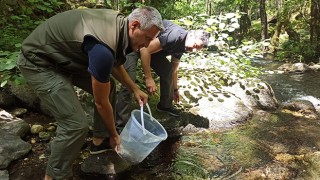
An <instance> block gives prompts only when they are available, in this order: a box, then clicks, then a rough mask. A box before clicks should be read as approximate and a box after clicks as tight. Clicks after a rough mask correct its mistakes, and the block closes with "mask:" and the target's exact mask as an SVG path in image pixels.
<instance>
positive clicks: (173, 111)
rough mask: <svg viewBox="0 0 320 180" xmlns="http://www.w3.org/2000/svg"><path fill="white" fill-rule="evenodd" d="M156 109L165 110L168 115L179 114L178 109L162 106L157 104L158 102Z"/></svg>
mask: <svg viewBox="0 0 320 180" xmlns="http://www.w3.org/2000/svg"><path fill="white" fill-rule="evenodd" d="M157 111H159V112H167V113H169V114H170V115H172V116H176V117H178V116H180V111H179V110H178V109H176V108H174V107H172V106H171V107H169V108H163V107H161V106H159V104H158V105H157Z"/></svg>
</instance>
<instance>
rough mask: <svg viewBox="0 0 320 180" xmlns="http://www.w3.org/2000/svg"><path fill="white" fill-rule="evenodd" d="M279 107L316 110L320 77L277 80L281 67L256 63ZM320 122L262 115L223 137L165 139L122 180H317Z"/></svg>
mask: <svg viewBox="0 0 320 180" xmlns="http://www.w3.org/2000/svg"><path fill="white" fill-rule="evenodd" d="M253 64H254V65H255V66H260V67H264V68H265V69H266V70H267V71H268V72H269V74H268V73H267V74H265V75H263V76H261V79H262V80H263V81H265V82H268V83H269V84H270V85H271V87H272V88H273V90H274V92H275V96H276V98H277V99H278V101H279V103H283V102H288V101H291V100H294V99H305V100H309V101H311V102H312V103H313V104H314V105H315V106H318V105H319V104H320V101H319V100H318V98H317V97H319V92H320V91H319V87H320V72H309V73H305V74H278V73H273V72H276V71H277V70H276V69H277V67H279V66H280V65H281V64H280V63H276V62H272V61H267V60H255V61H253ZM319 131H320V121H319V120H318V119H306V118H304V117H297V116H293V115H292V114H288V113H284V112H281V111H277V112H262V114H260V116H257V117H253V118H252V119H251V120H250V121H249V122H247V123H245V124H244V125H242V126H239V127H236V128H233V129H231V130H227V131H220V132H219V131H217V132H213V133H212V132H208V133H201V134H194V135H188V136H182V137H180V138H176V139H173V138H169V139H168V140H166V141H164V142H162V143H161V144H160V145H159V146H158V147H157V148H156V149H155V150H154V151H153V152H152V153H151V154H150V155H149V156H148V157H147V158H146V159H145V160H144V161H143V162H142V163H140V164H139V165H137V166H134V167H132V169H130V170H129V171H127V172H125V173H124V174H123V177H122V178H124V179H320V163H319V162H320V133H319Z"/></svg>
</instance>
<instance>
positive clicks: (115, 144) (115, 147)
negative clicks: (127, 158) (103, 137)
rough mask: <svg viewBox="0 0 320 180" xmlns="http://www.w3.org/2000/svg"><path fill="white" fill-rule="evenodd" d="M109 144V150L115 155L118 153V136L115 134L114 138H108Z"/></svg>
mask: <svg viewBox="0 0 320 180" xmlns="http://www.w3.org/2000/svg"><path fill="white" fill-rule="evenodd" d="M109 144H110V146H111V148H112V149H113V150H114V151H116V152H117V153H119V152H120V136H119V134H117V135H116V136H113V137H109Z"/></svg>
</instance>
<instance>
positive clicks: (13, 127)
mask: <svg viewBox="0 0 320 180" xmlns="http://www.w3.org/2000/svg"><path fill="white" fill-rule="evenodd" d="M0 114H1V115H0V136H1V138H0V144H1V146H0V169H4V168H6V167H7V166H8V165H9V163H10V162H11V161H13V160H16V159H19V158H21V157H23V156H24V155H25V154H27V153H28V152H29V151H30V150H31V145H30V144H29V143H27V142H25V141H23V140H22V139H21V137H24V136H25V135H26V134H27V133H28V132H29V129H30V127H29V125H28V124H27V123H26V122H24V121H23V120H22V119H20V118H16V117H13V116H12V115H11V114H10V113H8V112H6V111H4V110H1V109H0Z"/></svg>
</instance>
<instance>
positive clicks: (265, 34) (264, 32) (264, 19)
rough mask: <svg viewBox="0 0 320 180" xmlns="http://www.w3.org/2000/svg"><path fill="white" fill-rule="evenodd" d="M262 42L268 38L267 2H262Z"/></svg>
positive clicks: (262, 0)
mask: <svg viewBox="0 0 320 180" xmlns="http://www.w3.org/2000/svg"><path fill="white" fill-rule="evenodd" d="M260 19H261V41H264V40H265V39H267V38H268V20H267V13H266V0H260Z"/></svg>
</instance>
